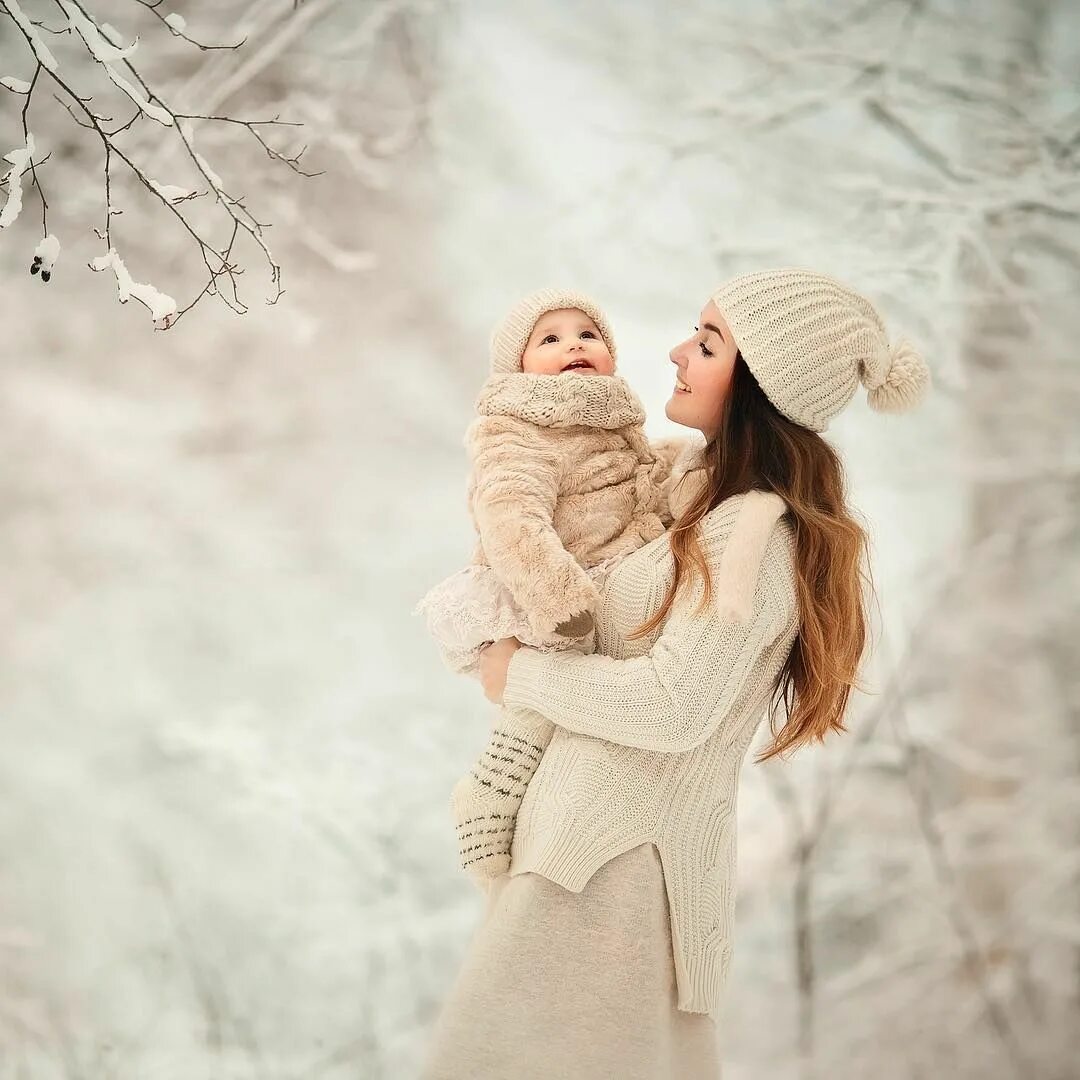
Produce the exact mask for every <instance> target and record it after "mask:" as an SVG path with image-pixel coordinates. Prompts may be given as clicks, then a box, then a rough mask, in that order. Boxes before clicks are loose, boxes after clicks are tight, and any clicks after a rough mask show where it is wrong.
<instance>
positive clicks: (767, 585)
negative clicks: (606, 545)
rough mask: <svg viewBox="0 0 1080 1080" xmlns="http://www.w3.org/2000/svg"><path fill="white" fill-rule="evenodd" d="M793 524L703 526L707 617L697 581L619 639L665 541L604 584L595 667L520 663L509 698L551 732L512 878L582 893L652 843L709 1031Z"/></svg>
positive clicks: (745, 521)
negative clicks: (709, 597) (647, 631)
mask: <svg viewBox="0 0 1080 1080" xmlns="http://www.w3.org/2000/svg"><path fill="white" fill-rule="evenodd" d="M687 472H688V469H687V468H686V463H685V462H684V463H683V466H682V467H680V468H679V469H678V470H677V471H676V473H674V474H673V476H672V485H673V492H674V491H676V490H681V491H682V497H681V499H680V500H679V501H680V504H681V505H685V504H686V503H687V502H688V501H689V498H690V496H691V495H692V494H693V484H690V485H689V486H686V485H680V484H679V481H681V480H682V478H683V477H684V476H686V475H687ZM694 475H697V476H698V478H699V479H700V473H696V474H694ZM687 478H688V479H689V477H687ZM672 498H673V510H674V511H675V512H677V511H678V508H679V507H678V506H675V505H674V493H673V495H672ZM785 510H786V504H785V503H784V501H783V500H782V499H781V498H780V497H779V496H778V495H775V494H773V493H766V492H760V491H752V492H747V493H743V494H740V495H735V496H732V497H731V498H729V499H727V500H725V501H724V502H723V503H721V504H720V505H719V506H717V507H715V508H713V509H712V510H711V511H710V512H709V513H708V514H706V516H705V517H704V518H703V520H702V522H701V524H700V528H701V541H702V547H703V550H704V552H705V555H706V558H707V559H708V562H709V566H710V569H711V571H712V575H713V585H714V593H713V602H712V605H711V606H710V607H708V608H706V610H705V611H704V612H703V613H702V614H700V615H698V614H695V608H696V606H697V604H698V602H699V600H700V599H701V596H702V591H703V590H702V584H701V580H700V575H697V574H695V575H694V583H693V588H687V587H686V586H684V590H683V592H682V594H681V595H680V597H679V599H677V600H676V602H675V604H674V605H673V607H672V609H671V611H670V612H669V614H668V616H667V618H666V620H665V622H664V624H663V625H662V626H661V627H659V628H658V629H657V630H655V631H654V632H653V633H652V634H651V635H650V636H647V637H643V638H639V639H638V640H636V641H627V640H626V639H625V638H624V636H623V635H624V634H626V633H628V632H629V631H630V630H631V629H632V628H633V627H635V626H637V625H639V624H640V623H641V622H642V621H643V620H645V619H646V618H648V617H649V616H651V615H652V614H653V613H654V612H655V611H657V610H658V609H659V607H660V603H661V601H662V599H663V596H664V593H665V590H666V587H667V584H668V582H670V580H671V577H672V574H673V569H674V564H673V558H672V555H671V549H670V545H669V542H668V538H667V536H666V535H665V536H661V537H659V538H658V539H656V540H654V541H652V542H651V543H649V544H646V545H645V546H644V547H642V548H640V549H639V550H638V551H636V552H634V553H633V554H631V555H629V556H627V557H626V558H625V559H624V560H623V561H622V562H621V563H620V564H619V565H618V566H617V567H616V568H615V570H614V571H613V573H612V575H611V576H610V578H609V579H608V581H607V582H606V586H605V589H604V592H603V594H602V597H601V603H600V606H599V609H598V612H597V618H596V628H597V633H596V649H595V652H594V653H592V654H586V653H584V652H580V651H576V650H572V651H569V652H563V653H542V652H540V651H538V650H536V649H531V648H521V649H519V650H518V651H517V652H516V653H514V656H513V658H512V660H511V663H510V667H509V670H508V675H507V682H506V688H505V691H504V695H503V704H504V706H505V707H507V708H512V709H526V710H533V711H535V712H537V713H540V714H541V715H543V716H544V717H546V718H547V719H548V720H550V721H552V722H553V723H554V724H556V725H557V727H556V729H555V734H554V737H553V738H552V740H551V743H550V744H549V746H548V747H547V749H546V751H545V752H544V755H543V758H542V759H541V762H540V765H539V767H538V769H537V771H536V774H535V775H534V776H533V778H532V781H531V782H530V784H529V786H528V789H527V791H526V794H525V798H524V800H523V802H522V804H521V809H520V811H519V815H518V823H517V830H516V832H515V835H514V840H513V848H512V853H511V854H512V861H511V867H510V871H509V872H510V874H511V875H512V876H513V875H517V874H524V873H526V872H530V871H531V872H535V873H539V874H542V875H543V876H545V877H547V878H549V879H550V880H551V881H554V882H557V883H558V884H560V885H562V886H564V887H565V888H567V889H571V890H573V891H575V892H580V891H581V889H583V888H584V886H585V884H586V882H588V880H589V878H590V877H591V876H592V875H593V874H594V873H595V872H596V870H598V869H599V868H600V867H601V866H603V865H604V863H606V862H607V861H608V860H610V859H612V858H614V857H615V856H616V855H619V854H621V853H622V852H624V851H627V850H629V849H630V848H632V847H635V846H636V845H638V844H641V843H643V842H648V841H651V842H653V843H655V844H656V846H657V848H658V850H659V853H660V857H661V860H662V865H663V870H664V877H665V883H666V888H667V893H668V899H669V904H670V909H671V935H672V948H673V953H674V957H675V969H676V979H677V989H678V1007H679V1008H680V1009H682V1010H685V1011H688V1012H707V1013H710V1014H711V1015H713V1016H714V1017H715V1018H719V1014H720V1011H721V999H722V992H723V988H724V986H725V983H726V978H727V971H728V966H729V963H730V958H731V951H732V940H731V933H732V923H733V918H734V910H735V858H736V797H737V792H738V782H739V773H740V770H741V767H742V763H743V759H744V757H745V756H746V753H747V749H748V747H749V744H750V741H751V739H752V737H753V735H754V732H755V730H756V729H757V726H758V724H759V722H760V721H761V719H762V718H763V716H764V714H765V710H766V706H767V704H768V700H769V698H770V696H771V693H772V691H773V688H774V685H775V680H776V678H777V676H778V674H779V671H780V669H781V667H782V666H783V664H784V662H785V660H786V659H787V656H788V654H789V651H790V649H791V646H792V643H793V642H794V640H795V637H796V635H797V633H798V625H799V616H798V601H797V594H796V578H795V552H794V530H793V528H792V526H791V524H790V521H789V519H788V518H786V517H785V516H784V513H785Z"/></svg>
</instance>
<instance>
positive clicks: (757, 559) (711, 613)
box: [503, 492, 797, 753]
mask: <svg viewBox="0 0 1080 1080" xmlns="http://www.w3.org/2000/svg"><path fill="white" fill-rule="evenodd" d="M784 509H785V505H784V502H783V500H782V499H780V498H779V496H777V495H772V494H764V493H761V492H751V493H749V494H748V495H746V496H743V497H742V503H741V505H740V506H739V508H738V511H737V513H736V516H735V520H734V522H733V523H732V524H731V526H730V527H729V528H728V529H725V530H723V533H722V535H716V534H712V535H710V534H709V531H708V530H705V532H706V535H704V536H703V537H702V546H703V548H704V549H705V553H706V558H707V559H708V560H709V564H710V568H711V570H712V573H713V603H712V604H711V605H710V606H709V607H707V608H706V609H705V611H704V612H703V613H701V614H697V613H696V608H697V605H698V602H699V599H700V596H701V585H700V581H696V582H695V588H694V589H692V590H690V589H688V590H686V592H685V593H684V595H683V596H682V597H681V598H680V599H678V600H676V602H675V603H674V604H673V605H672V609H671V612H670V614H669V616H668V619H667V622H666V623H665V624H664V628H663V631H662V632H661V634H660V637H659V638H658V639H657V641H656V643H655V644H654V645H653V647H652V649H651V650H650V651H649V652H648V653H647V654H646V655H644V656H640V657H634V658H632V659H629V660H616V659H614V658H612V657H609V656H601V655H591V656H585V655H582V654H580V653H577V652H561V653H541V652H539V651H537V650H535V649H530V648H521V649H518V650H517V652H515V653H514V655H513V657H512V658H511V660H510V665H509V668H508V670H507V679H506V688H505V690H504V692H503V704H504V705H506V706H511V707H519V708H526V709H532V710H533V711H535V712H538V713H540V714H541V715H542V716H545V717H547V719H549V720H551V721H552V722H553V723H555V724H558V725H559V726H560V727H564V728H567V729H568V730H570V731H576V732H578V733H580V734H582V735H593V736H596V737H598V738H602V739H607V740H608V741H609V742H615V743H621V744H623V745H626V746H636V747H641V748H642V749H645V750H656V751H661V752H669V753H679V752H682V751H686V750H691V749H693V748H694V747H695V746H698V745H699V744H700V743H702V742H704V741H705V740H706V739H707V738H709V736H710V735H712V733H713V732H714V731H715V730H716V729H717V727H718V726H719V725H720V724H721V723H722V722H723V720H724V718H725V716H726V715H727V714H728V712H729V711H730V707H731V705H732V703H733V702H734V701H735V699H736V698H737V697H738V694H739V692H740V691H741V690H742V687H743V686H744V684H745V682H746V678H747V676H748V674H749V672H750V670H751V669H752V667H753V666H754V664H755V662H756V661H757V660H758V658H759V657H760V655H761V654H762V652H763V651H764V650H766V649H768V648H769V647H771V646H773V645H774V644H775V643H776V642H777V640H778V639H779V638H780V637H781V636H782V635H783V633H784V630H785V629H787V628H788V627H789V626H790V624H791V619H792V618H793V617H794V615H795V611H796V609H797V602H796V599H795V595H794V582H793V579H792V576H791V574H792V561H791V553H790V550H789V548H788V544H789V540H788V537H787V536H786V535H785V533H784V531H783V530H782V529H780V528H777V527H776V523H777V521H778V519H779V518H780V516H781V514H782V513H783V512H784Z"/></svg>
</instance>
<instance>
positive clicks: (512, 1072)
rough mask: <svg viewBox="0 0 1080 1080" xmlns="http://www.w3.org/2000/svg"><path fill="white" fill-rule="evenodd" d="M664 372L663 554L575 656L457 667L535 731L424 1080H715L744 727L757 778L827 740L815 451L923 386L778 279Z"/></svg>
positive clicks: (841, 601) (832, 646)
mask: <svg viewBox="0 0 1080 1080" xmlns="http://www.w3.org/2000/svg"><path fill="white" fill-rule="evenodd" d="M670 358H671V362H672V363H673V364H674V365H675V367H676V369H677V374H676V385H675V390H674V392H673V394H672V396H671V398H670V400H669V401H668V403H667V406H666V410H665V411H666V413H667V416H668V417H669V418H670V419H671V420H673V421H674V422H676V423H678V424H682V425H685V426H687V427H690V428H696V429H698V430H699V431H700V432H701V433H702V434H703V435H704V436H705V440H706V441H705V445H704V447H690V448H689V449H688V451H687V452H686V453H685V454H684V455H683V456H682V459H681V460H680V461H678V462H677V463H676V467H675V468H674V469H673V472H672V479H671V487H670V490H669V492H668V497H669V509H670V511H671V514H672V516H673V518H674V523H673V525H672V527H671V528H670V530H669V531H668V533H667V534H665V535H664V536H661V537H659V538H658V539H657V540H654V541H653V542H652V543H650V544H647V545H646V546H645V547H643V548H641V549H640V550H639V551H637V552H635V553H633V554H632V555H630V556H628V557H627V558H626V559H625V560H624V561H623V562H622V563H620V564H619V566H618V567H617V568H616V569H615V570H614V572H613V573H612V574H611V577H610V578H609V579H608V581H607V582H606V585H605V588H604V591H603V597H602V602H601V606H600V608H599V610H598V612H597V616H596V651H595V653H594V654H591V655H586V654H584V653H581V652H577V651H569V652H564V653H540V652H539V651H537V650H535V649H530V648H526V647H522V646H521V645H520V643H519V642H518V641H517V640H516V639H514V638H508V639H504V640H502V641H498V642H495V643H494V644H492V645H489V646H487V647H486V648H485V649H484V651H483V653H482V655H481V660H480V667H481V681H482V683H483V686H484V692H485V694H486V695H487V697H488V698H489V699H490V700H491V701H493V702H495V703H496V704H500V705H502V706H503V708H504V709H510V710H514V713H515V719H516V720H520V718H521V717H522V716H527V715H528V714H530V713H533V714H539V716H541V717H544V718H546V719H547V720H549V721H551V722H553V723H554V724H555V725H557V726H556V730H555V735H554V737H553V738H552V740H551V743H550V744H549V746H548V747H547V749H546V751H545V752H544V754H543V757H542V759H541V760H540V764H539V766H538V767H537V769H536V772H535V775H534V776H533V777H532V779H531V781H530V782H529V785H528V788H527V789H526V793H525V797H524V799H523V800H522V803H521V807H520V810H519V813H518V822H517V829H516V832H515V834H514V840H513V847H512V851H511V865H510V870H509V872H508V873H507V874H504V875H502V876H500V877H498V878H496V879H495V881H494V882H493V883H492V884H491V886H490V890H489V894H488V900H487V907H486V912H485V917H484V921H483V923H482V924H481V926H480V928H479V929H478V931H477V933H476V935H475V937H474V939H473V941H472V943H471V945H470V949H469V953H468V956H467V957H466V962H465V965H464V967H463V969H462V971H461V973H460V975H459V977H458V980H457V983H456V985H455V987H454V989H453V991H452V993H451V995H450V998H449V1000H448V1001H447V1003H446V1005H445V1007H444V1010H443V1013H442V1015H441V1016H440V1018H439V1022H438V1024H437V1026H436V1031H435V1036H434V1040H433V1044H432V1046H431V1048H430V1050H429V1062H428V1066H427V1069H426V1071H425V1073H424V1076H425V1078H426V1080H465V1078H470V1080H488V1078H490V1080H496V1078H498V1080H508V1078H514V1080H527V1078H533V1077H535V1078H540V1077H544V1078H548V1077H552V1078H553V1077H558V1078H560V1080H577V1078H581V1080H585V1078H590V1080H591V1078H594V1077H617V1078H619V1080H633V1078H641V1080H661V1078H666V1077H670V1078H672V1080H675V1078H678V1080H694V1078H699V1077H700V1078H705V1077H709V1078H714V1077H717V1076H718V1075H719V1071H720V1051H719V1045H718V1030H717V1026H716V1025H717V1021H718V1020H719V1018H720V1014H721V1008H722V994H723V990H724V985H725V982H726V978H727V971H728V967H729V964H730V960H731V949H732V941H731V929H732V921H733V917H734V913H735V855H736V830H735V825H736V822H735V807H736V794H737V788H738V779H739V772H740V769H741V766H742V762H743V759H744V757H745V755H746V752H747V749H748V747H749V745H750V742H751V740H752V738H753V736H754V734H755V732H756V730H757V727H758V724H759V723H760V721H761V719H762V717H763V716H764V715H765V714H766V713H768V715H769V727H770V733H771V735H772V743H771V745H770V746H769V747H768V748H767V749H766V750H765V751H763V752H762V753H761V754H760V755H759V757H758V759H757V760H758V761H764V760H767V759H768V758H772V757H774V756H777V755H780V754H782V753H784V752H791V751H794V750H795V749H797V748H798V747H799V746H801V745H803V744H805V743H807V742H810V741H811V740H815V739H816V740H819V741H820V740H823V739H824V737H825V736H826V734H827V733H829V732H830V731H837V732H840V731H844V730H846V729H845V728H844V725H843V713H844V709H845V706H846V704H847V700H848V695H849V693H850V690H851V688H852V686H853V685H855V676H856V674H857V670H858V666H859V662H860V659H861V657H862V653H863V648H864V644H865V641H866V617H865V600H866V598H865V597H864V594H863V589H862V582H863V570H862V565H861V564H862V560H863V558H864V554H865V545H866V536H865V534H864V532H863V530H862V529H861V528H860V527H859V525H858V524H857V523H856V522H855V521H854V520H853V519H852V517H851V516H850V514H849V512H848V510H847V508H846V506H845V500H844V489H843V472H842V466H841V463H840V461H839V459H838V457H837V456H836V453H835V451H834V450H833V449H832V448H831V447H830V446H829V444H828V443H827V442H825V440H824V439H822V438H821V436H820V433H821V432H823V431H824V430H825V429H826V427H827V425H828V422H829V420H830V419H831V418H832V417H833V416H835V415H836V414H837V413H838V412H839V411H840V410H841V409H842V408H844V406H846V405H847V404H848V402H849V401H850V400H851V398H852V396H853V395H854V393H855V390H856V387H857V386H858V384H859V382H860V381H861V382H862V383H863V384H864V385H865V386H866V387H867V389H868V391H869V394H868V398H869V403H870V405H871V407H872V408H874V409H876V410H878V411H881V412H900V411H903V410H905V409H907V408H910V407H911V406H913V405H914V404H916V403H917V402H918V401H919V399H920V398H921V397H922V395H923V394H924V392H925V390H926V388H927V386H928V384H929V376H928V372H927V369H926V365H925V364H924V363H923V361H922V359H921V358H920V357H919V356H918V354H917V353H916V352H915V351H914V350H913V349H912V348H911V346H910V345H908V344H907V343H904V342H901V343H899V344H898V345H897V346H896V347H895V348H890V347H889V344H888V341H887V339H886V336H885V331H884V327H883V325H882V322H881V319H880V317H879V316H878V314H877V312H876V311H875V310H874V308H873V306H872V305H871V304H870V303H869V302H868V301H867V300H866V299H864V298H863V297H861V296H860V295H858V294H857V293H855V292H853V291H852V290H850V289H848V288H846V287H845V286H844V285H842V284H840V283H839V282H837V281H835V280H833V279H831V278H828V277H826V276H824V275H821V274H817V273H812V272H809V271H805V270H795V269H787V270H770V271H765V272H762V273H756V274H748V275H743V276H740V277H737V278H735V279H733V280H731V281H729V282H728V283H727V284H725V285H724V286H722V287H721V288H720V289H718V290H717V291H716V292H715V293H714V294H713V296H712V297H711V298H710V300H709V302H708V303H707V304H706V305H705V307H704V308H703V309H702V311H701V318H700V324H699V326H697V327H695V332H694V334H693V336H692V337H690V338H688V339H687V340H686V341H684V342H683V343H682V344H680V345H678V346H676V347H675V348H674V349H673V350H672V351H671V354H670ZM781 708H782V709H783V713H784V717H785V719H784V722H783V724H782V726H780V727H779V729H778V728H777V724H776V715H777V713H778V712H779V711H780V710H781ZM526 753H527V748H526ZM506 768H507V770H508V771H509V770H512V769H513V760H512V755H508V760H507V763H506Z"/></svg>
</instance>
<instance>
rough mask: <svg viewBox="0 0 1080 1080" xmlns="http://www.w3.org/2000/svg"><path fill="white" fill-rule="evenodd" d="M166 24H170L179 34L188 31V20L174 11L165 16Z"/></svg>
mask: <svg viewBox="0 0 1080 1080" xmlns="http://www.w3.org/2000/svg"><path fill="white" fill-rule="evenodd" d="M165 22H167V23H168V24H169V26H171V27H172V28H173V30H175V31H176V32H177V33H178V34H182V33H183V32H184V31H185V30H186V29H187V20H186V19H185V18H184V16H183V15H180V14H178V13H177V12H175V11H173V12H170V13H169V14H168V15H166V16H165Z"/></svg>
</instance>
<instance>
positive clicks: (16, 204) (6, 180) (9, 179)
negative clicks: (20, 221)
mask: <svg viewBox="0 0 1080 1080" xmlns="http://www.w3.org/2000/svg"><path fill="white" fill-rule="evenodd" d="M33 156H34V136H33V133H32V132H27V135H26V145H25V146H23V147H17V148H16V149H14V150H9V151H8V152H7V153H6V154H5V155H4V160H5V161H10V162H11V168H10V169H8V171H7V172H6V173H5V174H4V176H3V177H2V178H0V188H3V187H6V188H7V202H5V203H4V208H3V209H2V210H0V229H6V228H7V227H8V226H9V225H11V224H12V223H13V222H14V221H15V219H16V218H17V217H18V216H19V212H20V211H21V210H22V196H23V191H22V176H23V173H25V172H26V170H27V169H29V168H30V162H31V160H32V158H33Z"/></svg>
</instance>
